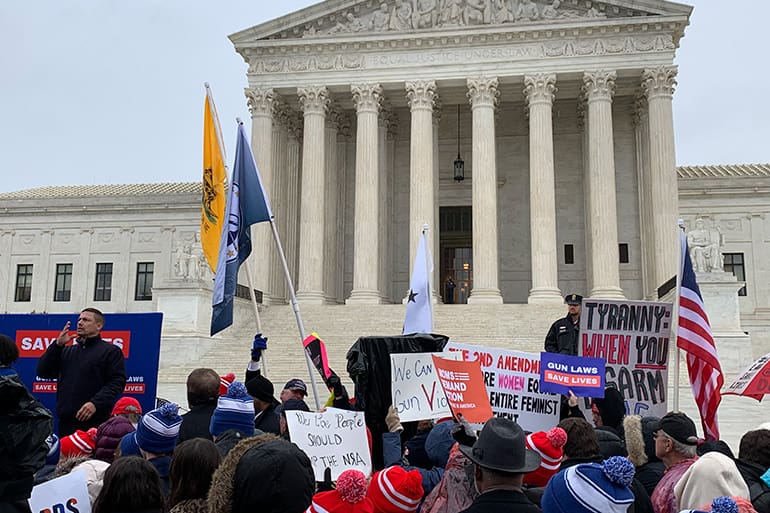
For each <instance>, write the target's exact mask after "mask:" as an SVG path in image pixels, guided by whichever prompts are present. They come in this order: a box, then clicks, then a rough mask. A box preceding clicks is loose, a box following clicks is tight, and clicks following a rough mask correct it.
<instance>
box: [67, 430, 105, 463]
mask: <svg viewBox="0 0 770 513" xmlns="http://www.w3.org/2000/svg"><path fill="white" fill-rule="evenodd" d="M94 446H96V428H91V429H89V430H88V431H81V430H79V429H78V430H77V431H75V432H74V433H72V434H71V435H69V436H65V437H64V438H62V439H61V440H59V447H60V448H61V457H70V456H91V454H92V453H93V452H94Z"/></svg>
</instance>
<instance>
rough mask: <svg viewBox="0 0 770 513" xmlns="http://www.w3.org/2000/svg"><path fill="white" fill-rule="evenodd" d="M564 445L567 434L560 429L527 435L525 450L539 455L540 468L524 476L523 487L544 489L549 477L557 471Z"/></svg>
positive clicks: (562, 455)
mask: <svg viewBox="0 0 770 513" xmlns="http://www.w3.org/2000/svg"><path fill="white" fill-rule="evenodd" d="M565 443H567V432H566V431H564V429H562V428H560V427H555V428H553V429H551V430H549V431H538V432H536V433H530V434H529V435H527V449H532V450H533V451H535V452H536V453H538V454H539V455H540V466H539V467H538V468H536V469H535V470H533V471H532V472H530V473H529V474H527V475H525V476H524V484H525V485H528V486H537V487H544V486H545V485H546V484H548V480H549V479H551V476H553V475H554V474H556V473H557V472H558V471H559V465H560V464H561V460H562V458H563V457H564V444H565Z"/></svg>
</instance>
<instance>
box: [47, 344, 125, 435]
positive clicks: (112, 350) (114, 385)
mask: <svg viewBox="0 0 770 513" xmlns="http://www.w3.org/2000/svg"><path fill="white" fill-rule="evenodd" d="M37 375H38V376H40V377H41V378H48V379H58V384H57V391H56V414H57V415H58V416H59V418H60V419H74V418H75V414H76V413H77V411H78V410H79V409H80V408H81V406H83V405H84V404H85V403H87V402H89V401H90V402H92V403H93V404H94V406H96V412H95V413H94V414H93V416H92V417H91V418H90V419H89V420H88V424H89V425H90V426H92V427H96V426H98V425H99V424H101V423H102V422H104V421H105V420H107V419H108V418H109V417H110V413H111V412H112V407H113V406H114V405H115V400H116V399H117V397H118V396H119V395H120V394H121V393H122V392H123V388H124V387H125V385H126V362H125V360H124V359H123V352H122V351H121V350H120V348H119V347H118V346H115V345H113V344H110V343H109V342H105V341H104V340H102V339H101V337H99V336H96V337H91V338H87V339H85V341H84V342H83V343H82V344H81V343H79V342H78V343H75V344H73V345H71V346H64V347H62V346H60V345H58V344H51V345H50V346H48V349H46V350H45V353H43V356H41V357H40V360H39V361H38V362H37ZM59 434H60V436H62V435H68V434H70V433H59Z"/></svg>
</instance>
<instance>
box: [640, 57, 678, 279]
mask: <svg viewBox="0 0 770 513" xmlns="http://www.w3.org/2000/svg"><path fill="white" fill-rule="evenodd" d="M676 71H677V68H676V66H660V67H658V68H654V69H646V70H644V73H643V74H642V91H643V92H644V94H645V95H646V97H647V104H648V115H649V145H650V153H649V159H650V160H649V162H650V163H649V165H650V201H651V205H650V206H651V208H650V212H651V214H652V223H653V228H652V230H653V232H652V237H653V240H652V241H651V242H652V244H653V245H654V247H655V267H654V269H655V271H654V274H653V282H654V286H655V287H657V286H659V285H661V284H662V283H664V282H665V281H666V280H668V279H670V278H671V277H672V276H674V275H676V272H677V262H678V261H679V260H678V256H677V255H678V254H679V231H678V227H677V218H678V217H679V196H678V190H679V189H678V185H677V173H676V156H675V154H674V116H673V112H672V106H671V104H672V96H673V94H674V87H675V86H676Z"/></svg>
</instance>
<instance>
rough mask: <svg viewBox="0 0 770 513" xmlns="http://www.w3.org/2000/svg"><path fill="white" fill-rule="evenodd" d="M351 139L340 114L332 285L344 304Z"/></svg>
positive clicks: (345, 117) (345, 119) (347, 124)
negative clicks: (333, 280) (337, 205)
mask: <svg viewBox="0 0 770 513" xmlns="http://www.w3.org/2000/svg"><path fill="white" fill-rule="evenodd" d="M350 138H351V130H350V116H349V115H348V114H347V113H342V114H340V116H339V119H338V122H337V198H339V206H340V208H341V209H342V212H341V214H340V217H339V226H338V227H337V229H338V230H339V232H338V239H337V241H338V243H337V247H336V248H335V250H334V265H335V266H336V268H337V274H336V277H337V281H336V283H335V284H334V290H335V297H336V298H337V302H338V303H344V302H345V247H346V245H347V244H350V242H351V241H347V240H345V233H346V223H347V214H346V211H345V209H346V208H347V202H346V201H345V198H346V196H347V179H348V142H349V141H350Z"/></svg>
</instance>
